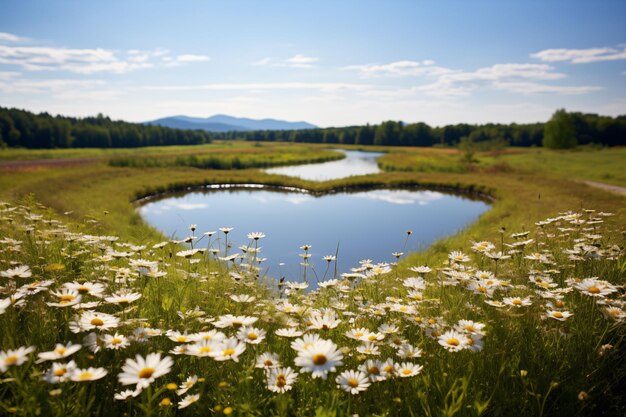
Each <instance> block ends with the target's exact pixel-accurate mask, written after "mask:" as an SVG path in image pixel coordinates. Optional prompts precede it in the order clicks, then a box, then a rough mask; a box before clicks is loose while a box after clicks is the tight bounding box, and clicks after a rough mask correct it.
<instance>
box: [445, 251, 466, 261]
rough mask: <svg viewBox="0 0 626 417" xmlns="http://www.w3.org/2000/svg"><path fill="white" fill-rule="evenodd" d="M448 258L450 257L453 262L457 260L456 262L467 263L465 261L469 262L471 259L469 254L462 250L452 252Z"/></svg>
mask: <svg viewBox="0 0 626 417" xmlns="http://www.w3.org/2000/svg"><path fill="white" fill-rule="evenodd" d="M448 259H450V261H451V262H455V263H465V262H469V260H470V258H469V256H467V255H466V254H464V253H463V252H461V251H453V252H450V254H449V255H448Z"/></svg>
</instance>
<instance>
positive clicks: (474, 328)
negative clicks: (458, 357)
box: [455, 320, 485, 336]
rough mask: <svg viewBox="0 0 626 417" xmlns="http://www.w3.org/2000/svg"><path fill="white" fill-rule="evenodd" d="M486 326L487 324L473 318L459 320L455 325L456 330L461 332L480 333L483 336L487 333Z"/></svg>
mask: <svg viewBox="0 0 626 417" xmlns="http://www.w3.org/2000/svg"><path fill="white" fill-rule="evenodd" d="M484 328H485V325H484V324H483V323H478V322H475V321H471V320H459V323H458V324H457V325H456V326H455V330H457V331H459V332H467V333H470V334H479V335H481V336H484V335H485V331H484V330H483V329H484Z"/></svg>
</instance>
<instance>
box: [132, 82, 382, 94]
mask: <svg viewBox="0 0 626 417" xmlns="http://www.w3.org/2000/svg"><path fill="white" fill-rule="evenodd" d="M144 88H145V89H147V90H154V91H195V90H207V91H229V90H234V91H239V90H247V91H266V90H318V91H322V92H333V91H341V90H356V91H365V90H368V89H369V88H371V86H370V85H367V84H351V83H305V82H289V83H215V84H199V85H155V86H146V87H144Z"/></svg>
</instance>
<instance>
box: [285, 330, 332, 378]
mask: <svg viewBox="0 0 626 417" xmlns="http://www.w3.org/2000/svg"><path fill="white" fill-rule="evenodd" d="M292 347H293V344H292ZM342 359H343V354H342V353H341V352H340V351H339V350H337V345H335V344H334V343H333V342H332V341H330V340H324V339H319V340H317V341H315V342H314V343H313V344H312V345H311V346H310V347H309V348H308V349H303V350H300V351H298V356H297V357H296V359H295V364H296V365H297V366H300V367H301V368H302V372H311V376H312V377H313V378H322V379H326V377H327V376H328V372H335V371H336V370H337V366H341V365H343V362H342Z"/></svg>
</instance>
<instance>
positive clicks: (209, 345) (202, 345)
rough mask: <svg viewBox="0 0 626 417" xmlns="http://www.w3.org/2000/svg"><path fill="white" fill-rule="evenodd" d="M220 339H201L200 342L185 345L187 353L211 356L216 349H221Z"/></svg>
mask: <svg viewBox="0 0 626 417" xmlns="http://www.w3.org/2000/svg"><path fill="white" fill-rule="evenodd" d="M219 342H220V341H219V340H204V339H202V340H199V341H198V342H196V343H194V344H192V345H187V346H184V349H185V350H184V351H183V353H185V354H186V355H190V356H198V357H206V356H211V355H212V354H213V353H214V352H215V350H216V349H219V345H218V343H219Z"/></svg>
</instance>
